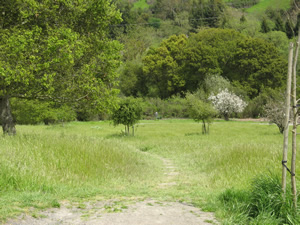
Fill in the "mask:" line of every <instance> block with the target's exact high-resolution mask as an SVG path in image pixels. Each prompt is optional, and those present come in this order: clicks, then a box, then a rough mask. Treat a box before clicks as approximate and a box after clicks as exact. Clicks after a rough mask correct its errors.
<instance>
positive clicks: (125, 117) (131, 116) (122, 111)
mask: <svg viewBox="0 0 300 225" xmlns="http://www.w3.org/2000/svg"><path fill="white" fill-rule="evenodd" d="M141 118H142V108H141V106H140V103H139V102H138V101H137V100H135V99H133V98H126V99H123V100H122V102H121V103H120V105H119V107H118V108H117V109H116V110H115V111H114V112H113V114H112V120H113V123H114V126H117V125H119V124H123V125H125V133H126V134H127V135H129V127H130V126H132V127H133V126H134V125H135V124H136V123H137V122H138V121H139V120H140V119H141ZM132 134H133V135H134V128H133V130H132Z"/></svg>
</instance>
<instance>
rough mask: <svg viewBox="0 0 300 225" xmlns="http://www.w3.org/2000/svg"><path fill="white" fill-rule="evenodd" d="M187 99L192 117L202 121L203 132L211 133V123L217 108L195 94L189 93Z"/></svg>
mask: <svg viewBox="0 0 300 225" xmlns="http://www.w3.org/2000/svg"><path fill="white" fill-rule="evenodd" d="M186 99H187V104H188V111H189V115H190V117H191V118H193V119H194V120H195V121H196V122H200V121H202V134H207V133H209V124H210V123H211V120H212V118H213V117H214V116H215V115H216V110H215V109H214V108H213V107H212V105H211V104H209V103H207V102H204V101H202V100H200V99H199V98H197V97H196V96H195V95H192V94H187V96H186Z"/></svg>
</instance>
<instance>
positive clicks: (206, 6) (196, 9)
mask: <svg viewBox="0 0 300 225" xmlns="http://www.w3.org/2000/svg"><path fill="white" fill-rule="evenodd" d="M224 11H225V5H224V3H223V1H222V0H208V1H204V0H198V1H194V2H193V6H192V10H191V13H190V17H189V22H190V25H191V27H192V28H193V31H196V30H197V28H199V27H202V26H208V27H220V25H221V18H222V16H223V14H224Z"/></svg>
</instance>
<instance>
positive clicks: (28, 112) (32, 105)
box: [11, 99, 76, 125]
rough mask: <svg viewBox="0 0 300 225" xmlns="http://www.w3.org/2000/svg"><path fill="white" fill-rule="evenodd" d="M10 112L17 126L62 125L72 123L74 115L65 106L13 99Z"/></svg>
mask: <svg viewBox="0 0 300 225" xmlns="http://www.w3.org/2000/svg"><path fill="white" fill-rule="evenodd" d="M11 104H12V111H13V115H14V118H15V120H16V123H17V124H39V123H45V124H47V125H48V124H49V123H64V122H69V121H74V120H75V119H76V113H75V112H74V110H73V109H72V108H71V107H69V106H67V105H60V106H55V104H53V103H49V102H40V101H37V100H18V99H13V101H12V103H11Z"/></svg>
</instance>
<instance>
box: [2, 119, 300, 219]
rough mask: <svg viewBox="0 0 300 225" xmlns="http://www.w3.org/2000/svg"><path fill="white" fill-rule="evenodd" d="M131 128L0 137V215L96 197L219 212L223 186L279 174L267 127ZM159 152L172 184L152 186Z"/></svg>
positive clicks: (277, 150) (273, 132) (277, 145)
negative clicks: (172, 170)
mask: <svg viewBox="0 0 300 225" xmlns="http://www.w3.org/2000/svg"><path fill="white" fill-rule="evenodd" d="M136 127H137V130H136V136H135V137H130V136H123V135H122V131H123V130H124V128H123V126H118V127H113V126H112V125H111V124H110V123H109V122H72V123H69V124H65V126H64V127H62V126H60V125H56V126H42V125H39V126H17V131H18V135H17V136H16V137H8V136H2V137H0V171H1V172H0V220H5V219H6V218H7V217H12V216H14V215H17V214H19V213H20V212H24V211H26V210H27V209H28V208H30V207H35V208H38V209H40V208H46V207H59V204H60V203H59V202H60V201H61V200H64V199H67V200H70V201H79V200H80V199H87V198H97V196H100V197H104V198H113V197H116V198H121V197H126V196H127V197H138V198H143V197H152V198H156V199H162V200H178V201H187V202H191V203H193V204H195V205H198V206H201V207H203V208H204V209H207V210H214V211H217V215H218V216H219V217H226V214H224V213H222V212H218V210H217V205H218V204H217V202H218V201H219V200H218V198H219V196H220V195H221V194H222V193H224V191H226V190H228V189H236V190H247V189H248V188H250V185H251V182H252V180H253V179H254V178H255V177H256V176H257V175H259V174H265V173H269V171H271V172H272V173H273V174H276V175H278V176H280V174H281V155H282V154H281V149H282V142H283V140H282V135H281V134H280V133H279V132H278V129H277V127H276V126H274V125H271V126H270V125H268V124H267V123H264V124H261V123H252V122H236V121H229V122H225V121H216V122H215V123H213V124H212V125H211V126H210V134H209V135H202V134H201V124H197V123H195V122H193V121H192V120H161V121H141V122H140V123H139V124H138V125H137V126H136ZM159 157H164V158H167V159H170V160H172V161H173V163H174V165H175V166H176V167H177V170H178V172H179V173H180V176H178V177H177V178H176V182H177V185H175V186H172V187H170V188H168V189H160V188H158V184H159V183H161V182H163V173H162V172H161V171H162V166H163V165H162V161H161V160H160V159H159ZM297 163H298V164H299V160H297ZM299 172H300V168H299V167H297V173H299Z"/></svg>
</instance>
